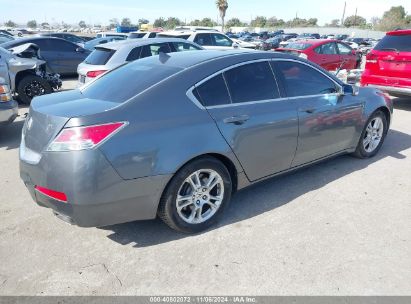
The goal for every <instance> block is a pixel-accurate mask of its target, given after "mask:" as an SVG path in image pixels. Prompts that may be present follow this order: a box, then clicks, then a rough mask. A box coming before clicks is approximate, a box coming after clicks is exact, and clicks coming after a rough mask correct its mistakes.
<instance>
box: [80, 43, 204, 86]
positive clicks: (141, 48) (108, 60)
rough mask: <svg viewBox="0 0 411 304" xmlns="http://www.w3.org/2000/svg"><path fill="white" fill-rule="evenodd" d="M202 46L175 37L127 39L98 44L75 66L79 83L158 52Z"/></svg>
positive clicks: (178, 50)
mask: <svg viewBox="0 0 411 304" xmlns="http://www.w3.org/2000/svg"><path fill="white" fill-rule="evenodd" d="M202 49H203V48H202V47H201V46H199V45H197V44H195V43H194V42H190V41H186V40H184V39H177V38H152V39H131V40H129V39H127V40H123V41H119V42H114V43H113V42H112V43H107V44H104V45H99V46H97V47H96V48H95V50H94V51H93V52H92V53H91V54H90V55H89V56H88V57H87V58H86V59H85V60H84V62H82V63H80V64H79V66H78V68H77V73H78V75H79V84H80V85H82V84H84V83H86V82H89V81H90V80H93V79H95V78H96V77H98V76H100V75H102V74H104V73H106V72H107V71H110V70H112V69H115V68H117V67H118V66H120V65H123V64H124V63H127V62H131V61H134V60H137V59H142V58H146V57H150V56H154V55H159V54H160V53H165V54H167V53H173V52H182V51H197V50H202Z"/></svg>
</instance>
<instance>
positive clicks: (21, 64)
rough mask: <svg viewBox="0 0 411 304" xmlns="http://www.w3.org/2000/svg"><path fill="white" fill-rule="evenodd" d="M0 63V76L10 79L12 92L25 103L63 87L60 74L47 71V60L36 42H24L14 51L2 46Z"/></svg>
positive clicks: (9, 83) (0, 48)
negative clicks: (42, 55) (0, 67)
mask: <svg viewBox="0 0 411 304" xmlns="http://www.w3.org/2000/svg"><path fill="white" fill-rule="evenodd" d="M0 64H1V65H2V67H3V68H2V70H1V73H0V78H2V79H8V85H9V88H10V93H11V94H12V95H13V96H15V97H17V98H18V99H19V100H20V101H21V102H22V103H24V104H30V102H31V100H32V99H33V98H34V97H36V96H40V95H44V94H49V93H52V92H54V91H56V90H58V89H60V87H61V80H60V76H59V75H58V74H54V73H48V72H47V71H46V62H45V61H44V60H43V58H42V57H41V56H40V53H39V48H38V46H37V45H35V44H31V43H28V44H24V45H21V46H18V47H15V48H14V49H12V51H8V50H5V49H4V48H2V47H0Z"/></svg>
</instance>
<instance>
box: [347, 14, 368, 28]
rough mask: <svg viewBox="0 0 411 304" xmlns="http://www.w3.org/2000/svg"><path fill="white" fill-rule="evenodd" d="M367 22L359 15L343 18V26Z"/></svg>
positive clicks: (360, 24) (362, 24) (359, 25)
mask: <svg viewBox="0 0 411 304" xmlns="http://www.w3.org/2000/svg"><path fill="white" fill-rule="evenodd" d="M366 24H367V20H365V18H364V17H361V16H355V15H353V16H349V17H347V18H346V19H345V20H344V26H345V27H361V26H365V25H366Z"/></svg>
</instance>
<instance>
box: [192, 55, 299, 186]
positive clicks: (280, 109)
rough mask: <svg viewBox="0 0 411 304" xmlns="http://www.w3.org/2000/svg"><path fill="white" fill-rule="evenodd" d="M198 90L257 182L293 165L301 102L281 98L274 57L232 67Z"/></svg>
mask: <svg viewBox="0 0 411 304" xmlns="http://www.w3.org/2000/svg"><path fill="white" fill-rule="evenodd" d="M196 90H197V94H198V98H199V99H200V100H201V102H202V104H203V105H204V106H205V107H206V109H207V111H208V112H209V113H210V115H211V116H212V118H213V119H214V120H215V122H216V124H217V126H218V128H219V129H220V132H221V134H222V135H223V136H224V138H225V139H226V141H227V143H228V144H229V145H230V147H231V148H232V150H233V151H234V153H235V155H236V156H237V158H238V159H239V161H240V163H241V164H242V166H243V168H244V171H245V173H246V175H247V177H248V178H249V179H250V180H251V181H255V180H258V179H260V178H263V177H265V176H269V175H272V174H274V173H277V172H280V171H283V170H286V169H288V168H290V165H291V162H292V159H293V158H294V154H295V151H296V147H297V137H298V119H297V109H296V102H295V101H293V100H291V101H289V100H287V99H283V98H281V96H280V94H279V91H278V86H277V83H276V81H275V78H274V74H273V72H272V70H271V67H270V64H269V62H268V61H255V62H250V63H245V64H243V65H240V66H237V67H235V68H232V69H230V70H227V71H225V72H224V73H220V74H218V75H216V76H213V77H212V78H211V79H208V80H207V81H205V82H203V83H201V84H199V85H198V86H196Z"/></svg>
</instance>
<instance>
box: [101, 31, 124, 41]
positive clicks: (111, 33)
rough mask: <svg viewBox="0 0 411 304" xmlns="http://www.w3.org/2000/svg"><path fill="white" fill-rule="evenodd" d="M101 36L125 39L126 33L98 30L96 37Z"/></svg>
mask: <svg viewBox="0 0 411 304" xmlns="http://www.w3.org/2000/svg"><path fill="white" fill-rule="evenodd" d="M103 37H123V38H124V39H127V37H128V34H127V33H116V32H100V33H98V34H97V35H96V38H103Z"/></svg>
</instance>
